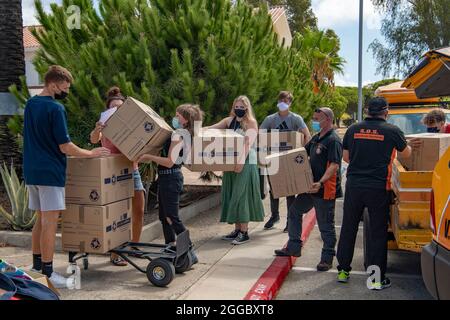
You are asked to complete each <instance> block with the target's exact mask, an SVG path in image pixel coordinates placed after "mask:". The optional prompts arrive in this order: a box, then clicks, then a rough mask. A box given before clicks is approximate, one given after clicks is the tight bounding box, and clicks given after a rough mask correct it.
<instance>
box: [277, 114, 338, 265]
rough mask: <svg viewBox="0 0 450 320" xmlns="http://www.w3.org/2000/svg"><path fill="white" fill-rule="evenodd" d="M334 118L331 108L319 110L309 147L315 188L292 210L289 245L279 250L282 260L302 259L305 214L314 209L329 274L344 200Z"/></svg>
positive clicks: (323, 261) (300, 198) (323, 260)
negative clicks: (338, 209) (336, 217)
mask: <svg viewBox="0 0 450 320" xmlns="http://www.w3.org/2000/svg"><path fill="white" fill-rule="evenodd" d="M333 120H334V114H333V111H332V110H331V109H330V108H328V107H323V108H319V109H316V110H315V112H314V115H313V123H312V124H313V125H312V128H313V130H314V131H316V132H317V134H316V135H315V136H313V137H312V139H311V141H310V142H308V143H307V144H306V146H305V149H306V151H307V152H308V155H309V158H310V162H311V169H312V172H313V178H314V181H315V182H314V184H313V185H312V187H311V190H310V191H309V193H308V194H300V195H298V196H297V198H296V199H295V202H294V204H293V205H292V206H291V207H290V208H289V214H288V221H289V223H288V226H289V231H288V232H289V242H288V245H287V247H286V248H285V249H281V250H275V254H276V255H278V256H300V254H301V246H302V241H301V233H302V218H303V214H304V213H307V212H308V211H309V210H311V209H312V208H313V207H314V208H315V211H316V218H317V224H318V225H319V230H320V233H321V236H322V240H323V242H324V245H323V248H322V254H321V259H320V262H319V264H318V265H317V270H318V271H328V270H329V269H330V268H331V267H332V264H333V258H334V256H335V245H336V231H335V226H334V211H335V203H336V198H339V197H342V190H341V170H340V168H341V162H342V142H341V139H340V138H339V136H338V135H337V133H336V131H335V130H334V128H333Z"/></svg>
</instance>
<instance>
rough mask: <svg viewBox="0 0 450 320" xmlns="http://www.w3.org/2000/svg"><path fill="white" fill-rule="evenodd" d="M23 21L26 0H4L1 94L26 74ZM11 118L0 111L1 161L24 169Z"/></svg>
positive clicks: (0, 39) (0, 20)
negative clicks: (8, 125)
mask: <svg viewBox="0 0 450 320" xmlns="http://www.w3.org/2000/svg"><path fill="white" fill-rule="evenodd" d="M22 24H23V22H22V1H21V0H0V94H1V93H7V92H8V88H9V86H11V85H12V84H16V85H17V86H18V88H19V89H20V77H21V76H23V75H24V74H25V53H24V47H23V26H22ZM8 119H9V117H8V116H3V115H1V114H0V164H2V163H3V162H6V163H8V164H9V163H11V162H13V163H14V164H15V166H16V167H18V169H19V170H18V172H19V173H20V172H21V170H20V168H21V164H22V161H21V160H22V159H21V156H20V152H19V148H18V145H17V140H16V138H15V137H14V136H12V135H11V133H10V132H9V130H8V128H7V126H6V124H7V122H8Z"/></svg>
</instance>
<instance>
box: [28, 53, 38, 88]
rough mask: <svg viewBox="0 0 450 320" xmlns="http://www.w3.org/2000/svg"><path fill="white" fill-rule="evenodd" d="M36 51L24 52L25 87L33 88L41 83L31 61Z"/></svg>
mask: <svg viewBox="0 0 450 320" xmlns="http://www.w3.org/2000/svg"><path fill="white" fill-rule="evenodd" d="M36 50H37V48H36V49H34V48H33V49H26V50H25V75H26V78H27V86H28V87H35V86H41V85H42V82H41V80H40V79H39V74H38V72H37V71H36V68H35V67H34V65H33V59H34V56H35V55H36Z"/></svg>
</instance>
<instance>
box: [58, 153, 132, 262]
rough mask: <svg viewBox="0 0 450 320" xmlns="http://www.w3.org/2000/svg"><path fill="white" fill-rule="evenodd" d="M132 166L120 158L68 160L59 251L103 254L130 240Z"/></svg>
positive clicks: (114, 156) (115, 156) (112, 156)
mask: <svg viewBox="0 0 450 320" xmlns="http://www.w3.org/2000/svg"><path fill="white" fill-rule="evenodd" d="M133 188H134V185H133V163H132V162H131V161H129V160H128V159H127V158H126V157H124V156H123V155H111V156H109V157H104V158H94V159H82V158H73V157H71V158H68V164H67V179H66V207H67V209H66V211H65V212H64V213H63V219H62V244H63V250H65V251H69V252H86V253H99V254H102V253H106V252H108V251H109V250H111V249H113V248H115V247H118V246H119V245H121V244H123V243H125V242H127V241H129V240H130V230H131V198H132V197H133V194H134V190H133Z"/></svg>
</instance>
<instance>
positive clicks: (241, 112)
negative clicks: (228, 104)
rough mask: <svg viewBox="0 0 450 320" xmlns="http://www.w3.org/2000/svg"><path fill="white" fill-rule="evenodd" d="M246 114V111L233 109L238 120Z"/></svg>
mask: <svg viewBox="0 0 450 320" xmlns="http://www.w3.org/2000/svg"><path fill="white" fill-rule="evenodd" d="M246 113H247V110H244V109H234V114H235V115H236V117H238V118H243V117H244V116H245V114H246Z"/></svg>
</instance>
